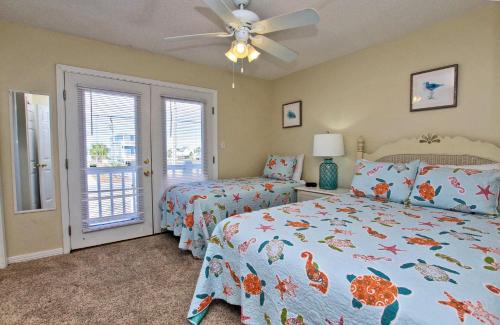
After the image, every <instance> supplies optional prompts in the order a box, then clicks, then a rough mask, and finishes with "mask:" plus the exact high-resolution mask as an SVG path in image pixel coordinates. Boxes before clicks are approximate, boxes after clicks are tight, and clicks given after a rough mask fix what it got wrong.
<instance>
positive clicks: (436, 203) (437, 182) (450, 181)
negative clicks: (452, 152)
mask: <svg viewBox="0 0 500 325" xmlns="http://www.w3.org/2000/svg"><path fill="white" fill-rule="evenodd" d="M467 167H468V166H467ZM499 191H500V172H499V171H497V170H495V169H492V170H480V169H471V168H460V167H459V166H454V167H451V168H450V167H443V166H439V165H429V164H426V163H421V164H420V166H419V171H418V174H417V179H416V180H415V187H414V188H413V191H412V193H411V195H410V202H411V203H412V204H414V205H421V206H430V207H436V208H441V209H447V210H455V211H462V212H468V213H469V212H476V213H482V214H497V207H498V195H499Z"/></svg>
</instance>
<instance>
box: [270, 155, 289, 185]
mask: <svg viewBox="0 0 500 325" xmlns="http://www.w3.org/2000/svg"><path fill="white" fill-rule="evenodd" d="M296 164H297V157H296V156H286V157H281V156H275V155H269V157H268V158H267V162H266V167H264V177H268V178H275V179H281V180H286V179H292V176H293V172H294V170H295V165H296Z"/></svg>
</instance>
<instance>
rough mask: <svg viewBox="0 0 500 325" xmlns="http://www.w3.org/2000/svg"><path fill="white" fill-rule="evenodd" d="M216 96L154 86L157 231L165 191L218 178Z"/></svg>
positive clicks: (157, 230) (155, 226)
mask: <svg viewBox="0 0 500 325" xmlns="http://www.w3.org/2000/svg"><path fill="white" fill-rule="evenodd" d="M215 101H216V96H215V94H214V93H210V92H206V91H197V90H191V89H179V88H173V87H172V88H170V87H160V86H152V87H151V106H152V109H151V121H152V124H151V131H152V132H151V134H152V139H151V143H152V148H153V151H152V157H153V170H154V172H155V174H154V177H153V202H154V204H155V208H154V209H153V211H154V231H155V233H157V232H160V231H161V229H160V222H161V214H160V212H161V211H160V209H159V208H158V207H157V206H158V204H159V202H160V199H161V197H162V195H163V192H164V191H165V189H166V188H167V187H169V186H171V185H175V184H178V183H185V182H193V181H202V180H206V179H217V177H218V175H217V133H216V130H217V117H216V111H215V107H216V103H215Z"/></svg>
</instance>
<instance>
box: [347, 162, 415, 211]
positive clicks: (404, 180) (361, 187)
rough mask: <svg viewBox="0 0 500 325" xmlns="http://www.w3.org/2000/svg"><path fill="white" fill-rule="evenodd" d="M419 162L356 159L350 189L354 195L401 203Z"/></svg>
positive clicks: (413, 180)
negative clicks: (402, 162) (400, 162)
mask: <svg viewBox="0 0 500 325" xmlns="http://www.w3.org/2000/svg"><path fill="white" fill-rule="evenodd" d="M419 163H420V161H419V160H414V161H411V162H409V163H407V164H394V163H385V162H375V161H369V160H358V161H356V170H355V174H354V178H353V179H352V184H351V191H352V193H353V194H354V195H356V196H367V197H377V198H382V199H387V200H389V201H393V202H399V203H402V202H404V201H406V200H407V199H408V196H409V195H410V193H411V190H412V187H413V183H414V182H415V175H416V174H417V170H418V165H419Z"/></svg>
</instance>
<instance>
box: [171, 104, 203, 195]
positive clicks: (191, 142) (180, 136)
mask: <svg viewBox="0 0 500 325" xmlns="http://www.w3.org/2000/svg"><path fill="white" fill-rule="evenodd" d="M162 103H163V105H162V106H163V107H162V131H163V134H162V139H163V176H164V177H165V178H166V182H165V183H166V184H167V186H171V185H175V184H178V183H186V182H194V181H202V180H206V179H208V157H207V150H206V148H207V137H206V125H205V113H204V111H205V105H204V103H202V102H196V101H189V100H183V99H175V98H165V97H164V98H162Z"/></svg>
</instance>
